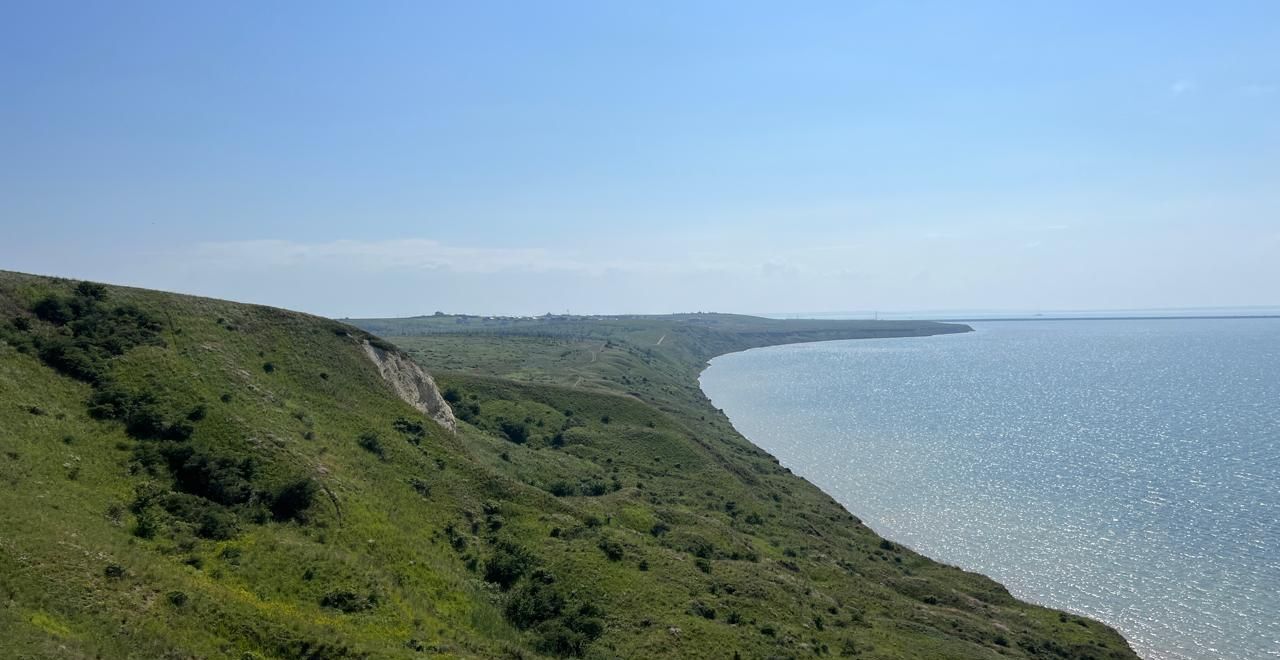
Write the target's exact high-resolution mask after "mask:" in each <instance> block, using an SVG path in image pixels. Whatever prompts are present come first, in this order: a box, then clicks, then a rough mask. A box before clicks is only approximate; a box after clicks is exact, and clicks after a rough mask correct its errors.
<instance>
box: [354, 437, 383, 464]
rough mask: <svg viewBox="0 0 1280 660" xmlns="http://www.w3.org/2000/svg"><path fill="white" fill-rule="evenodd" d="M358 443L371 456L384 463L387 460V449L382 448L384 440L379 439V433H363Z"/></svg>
mask: <svg viewBox="0 0 1280 660" xmlns="http://www.w3.org/2000/svg"><path fill="white" fill-rule="evenodd" d="M356 442H357V443H358V444H359V445H360V448H361V449H363V450H365V451H367V452H369V453H370V454H373V455H374V456H377V457H378V458H380V459H382V460H384V461H385V460H386V459H387V449H386V447H383V446H382V440H381V439H379V438H378V434H377V433H374V432H373V431H368V432H366V433H363V434H361V435H360V438H359V439H358V440H357V441H356Z"/></svg>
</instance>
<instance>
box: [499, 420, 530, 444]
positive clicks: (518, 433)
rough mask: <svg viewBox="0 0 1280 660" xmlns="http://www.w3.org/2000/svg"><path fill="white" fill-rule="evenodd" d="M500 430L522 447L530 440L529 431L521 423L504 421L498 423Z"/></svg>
mask: <svg viewBox="0 0 1280 660" xmlns="http://www.w3.org/2000/svg"><path fill="white" fill-rule="evenodd" d="M498 430H499V431H501V432H502V435H504V436H506V437H507V439H508V440H510V441H511V442H514V443H516V444H517V445H522V444H524V443H525V442H528V440H529V429H528V428H527V427H526V426H525V425H524V424H521V423H519V422H513V421H511V420H507V419H504V420H502V421H500V422H498Z"/></svg>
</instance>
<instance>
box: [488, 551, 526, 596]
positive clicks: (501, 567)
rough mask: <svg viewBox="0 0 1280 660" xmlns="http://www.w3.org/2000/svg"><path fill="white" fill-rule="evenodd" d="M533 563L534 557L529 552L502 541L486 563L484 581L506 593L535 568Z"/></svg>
mask: <svg viewBox="0 0 1280 660" xmlns="http://www.w3.org/2000/svg"><path fill="white" fill-rule="evenodd" d="M533 563H534V559H533V555H531V554H529V551H528V550H525V549H524V548H522V547H520V546H518V545H516V544H515V543H512V542H510V541H500V542H498V544H497V545H496V546H495V547H494V549H493V554H492V555H490V556H489V558H488V559H487V560H485V562H484V579H485V581H487V582H492V583H494V584H496V585H498V586H499V587H501V588H502V590H503V591H506V590H508V589H510V588H511V586H512V585H513V584H515V583H516V581H517V580H519V579H520V577H521V576H523V575H524V574H525V573H526V572H527V571H528V570H529V569H530V568H532V567H533Z"/></svg>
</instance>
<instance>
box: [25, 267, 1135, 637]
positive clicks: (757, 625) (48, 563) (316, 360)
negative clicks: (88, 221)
mask: <svg viewBox="0 0 1280 660" xmlns="http://www.w3.org/2000/svg"><path fill="white" fill-rule="evenodd" d="M75 285H76V283H74V282H70V281H66V280H54V279H49V278H38V277H31V276H25V275H17V274H9V273H0V326H3V327H4V328H5V330H3V331H0V508H2V510H3V511H4V512H5V515H4V516H2V517H0V595H2V596H3V597H4V601H3V606H0V656H3V657H50V658H53V657H57V658H64V657H73V658H74V657H109V658H126V657H134V658H157V657H233V658H240V657H262V658H267V657H277V658H339V657H378V658H381V657H425V656H429V655H432V654H435V655H445V656H452V657H486V658H487V657H537V656H539V655H544V654H551V655H565V654H580V655H585V656H587V657H600V658H605V657H673V656H683V657H726V658H729V657H733V655H734V653H735V652H736V653H739V654H740V655H741V656H742V657H808V656H814V655H832V656H840V655H842V654H844V655H856V656H858V657H867V658H877V657H878V658H912V657H957V658H984V657H985V658H995V657H1000V656H1009V657H1046V658H1054V657H1063V658H1085V657H1096V658H1106V657H1117V658H1119V657H1126V658H1128V657H1133V656H1132V654H1131V652H1130V651H1129V650H1128V647H1127V646H1126V645H1125V643H1124V642H1123V640H1122V639H1120V637H1119V636H1118V635H1116V634H1115V633H1114V632H1113V631H1111V630H1110V629H1108V628H1106V627H1104V626H1102V625H1100V624H1098V623H1095V622H1091V621H1087V620H1084V619H1080V618H1078V617H1074V616H1071V615H1066V614H1062V613H1059V612H1056V611H1052V610H1048V609H1044V608H1039V607H1034V606H1030V605H1027V604H1024V603H1020V602H1018V601H1016V600H1014V599H1012V598H1011V597H1009V595H1008V594H1007V593H1006V592H1005V591H1004V589H1002V588H1001V587H999V586H998V585H996V584H995V583H993V582H991V581H990V580H988V579H986V578H983V577H981V576H977V575H973V574H970V573H965V572H962V571H959V570H957V569H954V568H949V567H945V566H941V565H939V564H937V563H934V562H932V561H929V560H928V559H926V558H923V557H920V556H918V555H916V554H914V553H911V552H910V551H908V550H905V549H903V548H899V547H896V546H893V545H891V544H886V543H884V542H883V541H882V540H881V539H880V538H879V537H877V536H875V535H874V534H873V533H872V532H871V531H870V530H868V529H867V528H866V527H864V526H862V525H860V524H859V523H857V521H856V520H854V519H853V518H852V517H851V516H849V514H848V513H847V512H845V511H844V510H843V509H842V508H841V507H840V506H839V505H838V504H836V503H835V502H834V501H832V500H831V499H830V498H829V497H827V496H826V495H824V494H822V493H821V492H820V491H818V490H817V489H815V488H813V487H812V486H811V485H809V484H808V483H807V482H805V481H803V480H802V479H799V478H797V477H795V476H793V475H791V474H789V473H788V472H787V471H786V470H785V469H784V468H781V467H780V466H778V465H777V463H776V461H774V460H773V459H772V458H771V457H769V456H768V455H766V454H765V453H764V452H761V451H760V450H758V449H756V448H755V447H753V446H752V445H750V443H748V442H747V441H746V440H745V439H743V438H742V437H741V436H739V435H738V434H737V433H736V432H734V431H733V429H732V428H731V427H730V426H729V424H728V422H727V420H726V419H725V418H724V417H723V415H721V414H720V413H719V412H718V411H716V410H715V409H713V408H712V407H711V406H710V404H709V403H708V402H707V401H706V399H705V397H703V396H702V394H701V392H700V390H698V388H697V384H696V375H697V373H698V371H699V370H700V368H701V366H702V364H703V362H704V361H705V360H706V359H708V358H709V357H711V356H712V355H715V354H717V353H719V352H724V351H726V350H736V349H739V348H745V347H749V346H754V345H765V344H768V343H778V342H782V341H799V340H805V339H827V338H834V337H837V336H869V335H876V336H884V335H885V334H919V333H928V332H935V331H940V330H946V329H947V328H943V327H939V326H933V325H920V324H897V325H894V324H881V325H876V324H870V325H868V324H866V323H861V324H859V323H855V324H841V323H839V322H821V323H814V324H804V323H800V324H797V323H791V322H774V321H763V320H758V319H751V318H750V317H727V316H720V315H691V316H682V317H632V318H615V319H583V318H570V319H564V320H561V321H555V322H551V321H509V320H494V321H485V320H478V319H471V320H469V321H467V322H466V323H465V324H464V323H460V322H458V321H457V319H456V318H455V317H444V318H431V317H429V318H427V319H413V320H405V321H370V322H360V325H362V326H363V327H365V328H366V329H369V330H371V331H373V332H377V333H380V334H386V335H395V336H394V337H392V339H393V341H394V342H395V343H396V344H398V345H400V346H402V347H403V348H405V349H406V350H407V351H409V352H410V354H412V355H413V356H414V357H415V358H416V359H418V360H419V361H420V362H421V363H422V364H424V365H425V366H426V367H428V368H429V369H431V370H432V371H433V374H434V375H436V376H437V378H438V380H439V381H440V383H441V385H442V386H443V387H444V388H446V389H447V390H448V391H449V392H450V396H455V395H456V397H457V398H458V402H457V403H456V404H455V410H463V409H465V412H464V413H463V414H464V415H465V417H466V418H469V420H470V421H461V422H460V423H459V428H458V432H457V433H456V434H451V433H449V432H447V431H445V430H444V429H441V428H440V427H438V426H436V425H435V424H434V423H431V422H430V421H429V420H426V419H424V418H423V416H422V415H421V414H419V413H418V412H417V411H416V410H414V409H413V408H412V407H410V406H409V405H408V404H405V403H403V402H401V401H400V400H399V399H398V398H396V397H395V395H394V393H393V392H392V390H391V389H390V388H389V387H388V386H387V385H386V384H385V383H383V382H382V380H381V378H380V377H379V375H378V373H377V370H376V369H375V368H374V366H373V365H372V364H371V363H370V362H368V360H367V359H366V358H365V356H364V355H363V352H362V350H361V349H360V346H359V341H360V340H361V339H363V338H364V335H363V333H361V332H360V331H359V330H356V329H355V328H351V327H349V326H343V325H341V324H338V323H335V322H334V321H330V320H326V319H321V318H316V317H311V316H307V315H303V314H297V313H292V312H285V311H281V310H276V309H271V308H265V307H257V306H249V305H239V304H234V303H228V302H222V301H215V300H208V299H201V298H193V297H188V296H179V295H173V294H164V293H158V292H150V291H142V290H137V289H128V288H122V287H108V288H106V289H105V298H104V300H103V301H102V302H101V305H100V307H101V308H100V309H99V308H97V307H95V308H94V309H96V310H97V311H94V312H93V313H92V314H91V315H90V316H89V317H86V318H88V319H89V321H91V322H92V323H89V322H88V321H86V323H89V324H90V325H93V328H92V329H93V330H94V331H93V332H92V333H90V332H89V330H88V329H86V330H84V332H83V333H80V334H76V333H73V332H72V329H71V326H72V323H68V324H66V325H63V326H58V325H56V324H54V323H51V322H48V321H45V320H42V319H41V318H40V317H39V316H38V315H36V314H34V313H33V312H32V309H33V307H35V306H36V305H37V303H39V301H40V300H42V299H43V298H45V297H47V296H49V295H54V296H57V297H63V298H64V299H65V300H73V299H74V296H76V295H77V294H75V293H74V289H75ZM127 305H133V306H136V308H137V309H138V310H140V311H141V312H142V313H143V315H144V316H145V318H147V319H153V320H155V321H157V323H158V326H157V329H156V331H155V333H154V336H151V335H150V334H148V332H142V333H141V334H140V335H138V337H135V339H139V340H138V341H133V340H132V339H131V340H130V341H129V342H126V343H127V344H128V346H127V347H126V348H125V349H124V350H123V351H121V352H120V354H119V355H114V354H98V353H94V351H95V350H97V347H100V346H102V345H105V344H104V343H103V342H105V341H107V340H106V339H104V338H103V337H105V336H107V334H109V333H106V330H103V329H104V328H106V329H107V330H112V329H114V330H113V332H114V334H110V336H112V337H120V336H129V337H132V335H128V334H127V333H126V335H121V334H120V332H115V331H121V328H124V329H128V327H133V326H127V327H126V326H119V327H117V326H114V325H111V324H112V323H115V321H110V320H104V319H109V318H112V317H110V316H109V314H110V310H112V309H115V308H116V307H119V306H127ZM104 314H106V316H104ZM14 318H22V319H25V321H23V322H19V323H18V324H16V325H15V324H14V323H13V322H12V319H14ZM130 322H131V321H130ZM73 323H74V322H73ZM463 325H466V326H467V327H466V328H464V329H465V330H466V331H465V332H459V326H463ZM552 325H554V326H555V327H551V326H552ZM19 326H25V327H26V329H22V328H20V327H19ZM391 330H394V332H392V331H391ZM85 333H88V334H85ZM73 335H74V336H73ZM77 337H79V338H81V339H83V340H84V341H81V342H80V343H81V344H82V345H81V346H80V347H81V348H82V349H84V350H85V351H87V353H86V354H87V355H89V357H88V358H86V360H88V362H86V364H89V365H90V366H92V367H93V370H90V372H87V374H88V375H86V373H78V375H75V376H74V377H73V376H69V375H67V373H68V372H67V370H66V368H65V367H64V368H62V369H61V370H59V369H55V368H53V367H51V366H50V362H49V358H48V355H43V357H42V350H41V346H48V345H49V343H50V342H53V341H55V340H56V341H69V342H72V343H74V341H75V340H77ZM662 337H665V338H664V339H663V340H662V343H661V344H658V340H659V338H662ZM268 363H269V364H270V365H271V368H270V369H267V368H266V366H265V365H267V364H268ZM109 388H118V389H119V390H121V391H123V392H127V393H130V395H131V396H133V395H137V394H139V393H151V394H152V398H151V399H149V401H150V403H147V404H146V406H144V408H145V410H144V412H147V413H149V414H150V413H154V416H155V418H156V419H159V420H160V421H161V422H163V423H164V424H168V425H170V426H172V427H174V428H177V426H180V425H181V424H184V423H186V424H189V426H190V432H189V433H178V434H176V435H185V436H186V437H159V436H160V435H163V434H162V433H158V432H156V433H150V434H148V433H146V432H143V431H139V430H138V425H137V424H132V425H130V424H126V422H128V419H129V418H126V417H123V416H120V415H117V416H116V417H115V418H111V417H108V418H95V417H91V416H90V414H89V410H90V408H89V403H90V401H91V399H94V398H95V393H100V392H102V391H104V390H107V389H109ZM97 398H99V399H100V398H101V395H100V394H99V395H98V397H97ZM198 407H199V408H201V410H202V411H203V414H202V415H190V411H192V410H194V409H196V408H198ZM188 416H190V417H192V418H193V419H192V420H191V421H188V422H184V421H183V420H186V419H187V417H188ZM100 417H101V415H100ZM148 419H149V418H148ZM405 422H408V424H406V423H405ZM415 422H416V423H421V424H422V429H423V430H422V432H421V433H419V432H417V431H415V430H414V427H413V424H414V423H415ZM166 428H168V427H166ZM130 429H132V430H130ZM169 435H175V434H174V433H170V434H169ZM362 437H363V438H368V437H376V439H377V440H376V443H375V442H372V441H367V440H366V441H363V442H362V440H361V438H362ZM512 437H515V438H517V439H523V442H520V443H516V442H513V441H512V440H511V438H512ZM184 448H190V450H191V451H194V452H196V455H197V457H206V458H207V459H208V460H207V461H205V462H200V461H187V462H185V463H181V464H180V465H177V466H176V467H175V465H174V464H173V461H172V459H171V458H164V459H163V460H162V459H156V458H155V457H156V456H161V457H172V456H174V455H184V456H185V454H182V453H181V452H184V451H187V449H184ZM371 449H372V450H371ZM245 459H252V469H242V467H243V466H244V465H246V463H244V461H245ZM219 461H221V462H219ZM193 466H194V467H193ZM208 466H214V467H208ZM202 470H203V471H202ZM192 475H195V476H194V477H193V476H192ZM196 477H199V478H198V479H197V478H196ZM206 477H207V478H208V479H209V480H211V483H213V484H215V485H218V486H220V487H225V489H224V490H213V491H211V490H208V487H207V484H206V483H205V481H204V479H205V478H206ZM299 483H305V484H310V485H311V486H312V487H314V488H315V489H316V490H315V493H314V498H312V499H309V500H307V505H306V506H305V507H304V508H303V510H302V511H301V512H299V513H298V515H296V516H295V515H288V516H284V517H280V516H278V515H276V513H275V510H274V509H273V508H272V506H273V505H275V504H276V503H277V502H278V501H279V498H280V497H281V493H283V492H285V491H286V489H287V488H288V487H289V486H290V485H291V484H299ZM237 489H239V490H237ZM227 492H230V493H232V494H231V495H226V494H225V493H227ZM175 502H181V503H182V506H176V505H175V504H174V503H175ZM205 514H207V515H208V516H213V517H214V518H217V519H218V520H223V521H225V522H227V523H228V525H229V527H228V529H230V531H229V532H227V533H223V532H226V530H223V529H218V530H210V529H208V528H207V526H206V527H201V525H200V521H201V520H203V518H201V517H200V516H201V515H205ZM499 575H502V576H505V577H503V578H502V579H501V580H498V578H497V576H499ZM486 577H488V578H490V579H489V580H486ZM495 580H497V581H498V582H502V583H503V584H499V583H496V582H495Z"/></svg>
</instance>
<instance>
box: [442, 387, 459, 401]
mask: <svg viewBox="0 0 1280 660" xmlns="http://www.w3.org/2000/svg"><path fill="white" fill-rule="evenodd" d="M440 396H442V397H444V400H445V401H446V402H448V403H449V405H453V404H455V403H458V402H460V401H462V392H459V391H458V388H456V387H453V386H452V385H450V386H449V387H446V388H444V392H441V393H440Z"/></svg>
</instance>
